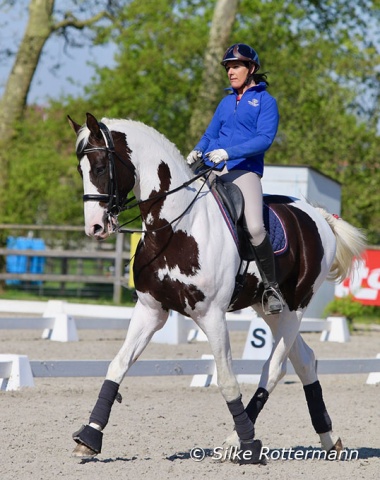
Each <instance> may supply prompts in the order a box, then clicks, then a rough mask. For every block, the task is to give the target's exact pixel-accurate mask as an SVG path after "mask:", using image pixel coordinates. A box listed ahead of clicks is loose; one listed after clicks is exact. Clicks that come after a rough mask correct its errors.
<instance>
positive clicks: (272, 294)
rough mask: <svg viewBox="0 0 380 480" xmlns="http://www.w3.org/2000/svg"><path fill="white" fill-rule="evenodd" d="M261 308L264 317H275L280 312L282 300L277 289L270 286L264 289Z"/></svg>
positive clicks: (282, 305)
mask: <svg viewBox="0 0 380 480" xmlns="http://www.w3.org/2000/svg"><path fill="white" fill-rule="evenodd" d="M261 306H262V308H263V311H264V313H265V315H275V314H277V313H281V312H282V310H283V308H284V300H283V298H282V295H281V293H280V292H279V291H278V290H277V288H275V287H273V286H272V285H268V286H267V287H265V289H264V292H263V296H262V298H261Z"/></svg>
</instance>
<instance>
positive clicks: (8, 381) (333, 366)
mask: <svg viewBox="0 0 380 480" xmlns="http://www.w3.org/2000/svg"><path fill="white" fill-rule="evenodd" d="M264 362H265V360H245V359H241V360H234V361H233V369H234V372H235V373H236V374H237V375H238V376H239V375H244V376H250V375H252V376H259V375H260V373H261V369H262V367H263V365H264ZM109 363H110V361H106V360H51V361H50V360H49V361H31V362H29V360H28V357H27V356H26V355H0V387H1V390H7V391H11V390H19V389H20V388H22V387H33V386H34V378H38V377H39V378H41V377H45V378H46V377H49V378H58V377H61V378H62V377H65V378H67V377H81V378H82V377H105V375H106V373H107V369H108V366H109ZM287 367H288V374H290V375H292V374H295V372H294V369H293V366H292V365H291V363H290V362H289V361H288V366H287ZM317 371H318V374H319V375H323V374H327V375H332V374H334V375H336V374H366V373H367V374H368V373H369V376H368V379H367V384H376V383H379V382H380V373H379V372H380V355H378V356H377V358H355V359H321V360H318V361H317ZM183 375H185V376H186V375H187V376H193V380H192V382H191V386H208V385H210V384H211V383H216V382H215V363H214V359H213V358H212V357H211V358H207V359H199V360H198V359H187V360H139V361H137V362H136V363H135V364H134V365H132V367H131V368H130V370H129V372H128V374H127V376H134V377H136V376H137V377H141V376H144V377H146V376H149V377H150V376H154V377H156V376H183ZM253 383H256V382H253Z"/></svg>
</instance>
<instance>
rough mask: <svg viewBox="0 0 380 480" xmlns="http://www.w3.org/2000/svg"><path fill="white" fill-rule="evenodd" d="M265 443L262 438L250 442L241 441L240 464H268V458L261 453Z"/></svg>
mask: <svg viewBox="0 0 380 480" xmlns="http://www.w3.org/2000/svg"><path fill="white" fill-rule="evenodd" d="M262 449H263V444H262V443H261V440H254V441H253V442H250V443H243V442H242V443H241V446H240V452H239V462H238V463H239V465H266V464H267V461H266V458H265V457H263V458H262V455H261V452H262Z"/></svg>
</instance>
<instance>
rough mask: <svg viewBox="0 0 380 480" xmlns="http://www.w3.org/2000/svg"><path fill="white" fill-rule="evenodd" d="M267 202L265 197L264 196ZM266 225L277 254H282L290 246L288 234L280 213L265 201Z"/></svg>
mask: <svg viewBox="0 0 380 480" xmlns="http://www.w3.org/2000/svg"><path fill="white" fill-rule="evenodd" d="M264 202H265V197H264ZM263 215H264V226H265V229H266V231H267V232H268V234H269V238H270V241H271V244H272V248H273V252H274V254H275V255H281V253H284V252H286V250H287V248H288V238H287V236H286V232H285V228H284V225H283V223H282V221H281V219H280V218H279V217H278V215H277V214H276V213H275V212H274V211H273V210H272V209H271V208H270V207H269V206H268V205H266V204H265V203H264V208H263Z"/></svg>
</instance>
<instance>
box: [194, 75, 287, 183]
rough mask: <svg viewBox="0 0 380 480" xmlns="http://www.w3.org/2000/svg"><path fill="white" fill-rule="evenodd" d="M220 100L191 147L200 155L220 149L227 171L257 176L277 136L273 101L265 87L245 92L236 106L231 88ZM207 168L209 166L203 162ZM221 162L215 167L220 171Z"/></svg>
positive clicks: (275, 103)
mask: <svg viewBox="0 0 380 480" xmlns="http://www.w3.org/2000/svg"><path fill="white" fill-rule="evenodd" d="M231 90H232V93H231V94H230V95H227V96H226V97H224V98H223V99H222V100H221V102H220V103H219V105H218V107H217V109H216V110H215V113H214V116H213V118H212V120H211V122H210V124H209V126H208V127H207V130H206V131H205V133H204V135H203V137H202V138H201V140H200V141H199V142H198V144H197V145H196V146H195V147H194V150H200V151H201V152H202V153H203V154H204V155H205V154H206V153H208V152H211V151H212V150H216V149H218V148H223V149H224V150H226V152H227V153H228V157H229V159H228V160H227V168H228V170H248V171H251V172H255V173H257V174H258V175H260V176H261V177H262V176H263V171H264V153H265V152H266V151H267V150H268V148H269V147H270V146H271V145H272V143H273V140H274V138H275V136H276V133H277V128H278V122H279V113H278V108H277V102H276V100H275V99H274V98H273V97H272V96H271V95H270V94H269V93H268V92H267V91H266V84H265V83H264V82H260V83H259V84H258V85H255V86H254V87H251V88H249V89H248V90H246V91H245V92H244V94H243V96H242V98H241V100H240V102H239V104H238V105H236V97H237V92H236V91H235V90H233V89H231ZM205 163H206V164H207V165H209V166H211V165H213V164H212V163H211V162H209V161H208V160H207V159H206V162H205ZM223 166H224V162H222V163H221V164H220V165H218V167H217V169H220V170H221V169H222V168H223Z"/></svg>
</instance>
